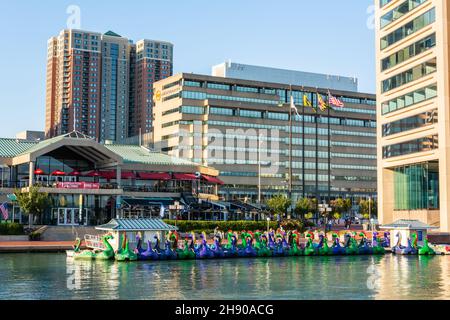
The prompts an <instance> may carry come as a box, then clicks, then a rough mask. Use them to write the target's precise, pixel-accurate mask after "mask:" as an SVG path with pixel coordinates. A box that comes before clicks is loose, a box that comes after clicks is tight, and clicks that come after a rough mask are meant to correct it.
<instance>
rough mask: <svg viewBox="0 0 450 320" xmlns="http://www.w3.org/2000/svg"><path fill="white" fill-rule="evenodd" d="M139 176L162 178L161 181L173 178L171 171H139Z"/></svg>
mask: <svg viewBox="0 0 450 320" xmlns="http://www.w3.org/2000/svg"><path fill="white" fill-rule="evenodd" d="M139 178H141V179H143V180H160V181H168V180H171V179H172V175H171V174H170V173H156V172H153V173H149V172H139Z"/></svg>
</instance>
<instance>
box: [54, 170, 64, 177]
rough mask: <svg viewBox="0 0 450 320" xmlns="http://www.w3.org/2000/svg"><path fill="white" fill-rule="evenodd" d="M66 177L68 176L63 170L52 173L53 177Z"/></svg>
mask: <svg viewBox="0 0 450 320" xmlns="http://www.w3.org/2000/svg"><path fill="white" fill-rule="evenodd" d="M65 175H66V173H65V172H64V171H61V170H56V171H53V173H52V176H65Z"/></svg>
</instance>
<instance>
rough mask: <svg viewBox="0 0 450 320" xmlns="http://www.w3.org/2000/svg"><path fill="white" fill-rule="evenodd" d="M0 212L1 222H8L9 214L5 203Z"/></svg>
mask: <svg viewBox="0 0 450 320" xmlns="http://www.w3.org/2000/svg"><path fill="white" fill-rule="evenodd" d="M0 211H1V212H2V215H3V220H8V218H9V212H8V207H7V206H6V202H5V203H3V204H2V205H1V206H0Z"/></svg>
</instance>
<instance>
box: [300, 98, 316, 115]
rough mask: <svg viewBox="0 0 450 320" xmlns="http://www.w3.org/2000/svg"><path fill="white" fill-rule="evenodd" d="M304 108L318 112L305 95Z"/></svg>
mask: <svg viewBox="0 0 450 320" xmlns="http://www.w3.org/2000/svg"><path fill="white" fill-rule="evenodd" d="M303 107H310V108H311V109H313V111H314V112H317V110H316V108H314V106H313V104H312V102H311V101H310V100H309V99H308V97H307V96H306V94H304V95H303Z"/></svg>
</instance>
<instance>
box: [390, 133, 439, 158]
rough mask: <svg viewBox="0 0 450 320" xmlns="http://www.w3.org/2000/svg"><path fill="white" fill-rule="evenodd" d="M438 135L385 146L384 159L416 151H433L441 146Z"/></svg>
mask: <svg viewBox="0 0 450 320" xmlns="http://www.w3.org/2000/svg"><path fill="white" fill-rule="evenodd" d="M438 142H439V140H438V136H437V135H434V136H428V137H424V138H420V139H416V140H411V141H408V142H403V143H398V144H393V145H390V146H386V147H383V159H388V158H392V157H398V156H403V155H408V154H411V153H416V152H423V151H431V150H435V149H437V148H438V147H439V144H438Z"/></svg>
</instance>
